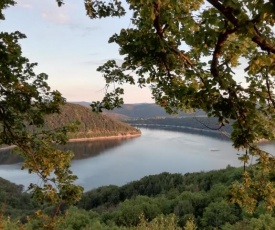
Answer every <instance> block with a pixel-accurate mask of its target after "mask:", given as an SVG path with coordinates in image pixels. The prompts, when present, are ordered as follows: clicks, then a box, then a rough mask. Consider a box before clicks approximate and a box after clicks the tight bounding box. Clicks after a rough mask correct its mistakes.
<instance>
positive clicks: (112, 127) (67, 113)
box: [46, 103, 140, 138]
mask: <svg viewBox="0 0 275 230" xmlns="http://www.w3.org/2000/svg"><path fill="white" fill-rule="evenodd" d="M76 121H78V122H80V125H79V131H78V132H77V133H72V134H70V135H69V137H70V138H90V137H105V136H125V135H132V134H139V133H140V131H139V130H137V129H135V128H133V127H131V126H130V125H128V124H125V123H122V122H119V121H116V120H113V119H111V118H110V117H107V116H105V115H103V114H99V113H95V112H92V110H91V109H89V108H87V107H84V106H82V105H77V104H72V103H67V104H66V105H64V106H63V107H62V109H61V113H60V114H53V115H50V116H48V117H47V119H46V128H47V129H51V128H56V127H59V126H62V125H68V124H70V123H72V122H76Z"/></svg>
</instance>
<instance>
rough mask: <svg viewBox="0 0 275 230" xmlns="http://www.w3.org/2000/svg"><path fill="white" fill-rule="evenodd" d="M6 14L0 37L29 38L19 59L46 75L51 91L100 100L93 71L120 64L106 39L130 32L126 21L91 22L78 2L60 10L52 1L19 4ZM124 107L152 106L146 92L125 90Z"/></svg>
mask: <svg viewBox="0 0 275 230" xmlns="http://www.w3.org/2000/svg"><path fill="white" fill-rule="evenodd" d="M17 2H18V4H17V5H16V6H14V7H10V8H8V9H6V10H5V11H4V14H5V17H6V20H5V21H1V22H0V28H1V31H8V32H12V31H16V30H19V31H20V32H22V33H24V34H26V35H27V39H24V40H22V41H21V42H20V43H21V45H22V49H23V55H24V56H25V57H27V58H29V59H30V61H31V62H37V63H38V67H37V68H36V72H37V73H41V72H45V73H47V74H48V75H49V80H48V83H49V85H50V86H51V88H52V89H57V90H59V91H60V92H61V93H62V94H63V96H64V97H65V98H67V101H88V102H91V101H94V100H101V99H102V97H103V95H104V90H103V89H104V80H103V78H102V77H101V74H100V73H98V72H97V71H96V68H97V67H98V66H99V65H101V64H103V63H104V62H105V61H107V60H109V59H117V60H121V59H122V58H121V57H120V56H119V53H118V46H117V45H115V44H108V39H109V37H110V36H111V35H112V34H114V33H119V31H120V29H121V28H123V27H124V28H125V27H126V28H128V27H129V26H131V25H130V24H129V23H130V20H129V16H130V15H128V16H126V17H123V18H120V19H119V18H108V19H98V20H91V19H89V17H88V16H86V12H85V9H84V3H83V1H82V0H80V1H79V0H78V1H75V0H66V1H65V2H66V4H65V5H63V6H62V7H58V6H57V4H56V1H55V0H40V1H38V0H18V1H17ZM124 101H125V103H141V102H153V100H152V99H151V95H150V92H149V90H148V89H142V90H140V89H139V88H138V86H134V87H127V88H126V90H125V96H124Z"/></svg>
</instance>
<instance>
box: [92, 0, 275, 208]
mask: <svg viewBox="0 0 275 230" xmlns="http://www.w3.org/2000/svg"><path fill="white" fill-rule="evenodd" d="M94 2H97V1H94ZM126 2H127V4H128V6H129V10H130V11H131V12H132V18H131V24H132V26H130V27H129V28H127V29H122V30H121V31H120V33H118V34H114V35H113V36H112V37H111V38H110V39H109V42H110V43H116V44H118V46H119V52H120V54H121V55H123V57H124V60H123V63H122V64H121V65H118V64H116V62H115V61H114V60H110V61H108V62H106V63H105V64H104V65H102V66H100V67H99V68H98V71H99V72H102V73H103V76H104V78H105V80H106V89H107V92H106V95H105V97H104V98H103V100H102V102H94V103H93V104H92V107H93V109H95V110H99V111H100V110H101V109H102V108H107V109H112V108H114V107H116V106H120V105H121V104H122V103H123V99H122V97H121V95H122V94H123V93H124V91H123V88H122V87H121V85H124V84H126V83H129V84H138V85H139V86H140V87H145V86H149V87H150V88H151V90H152V95H153V97H154V99H155V101H156V103H157V104H159V105H161V106H163V107H164V108H165V109H166V111H167V112H169V113H174V112H177V111H178V110H186V109H202V110H204V111H205V112H206V113H207V114H208V115H209V116H212V117H217V118H218V120H219V123H220V126H223V125H225V124H227V123H229V121H231V120H233V121H234V124H233V132H232V134H231V139H232V141H233V146H234V147H236V148H243V149H246V150H247V154H245V155H244V156H243V157H242V158H240V159H241V160H243V161H244V162H245V163H247V162H248V160H249V158H250V157H251V156H253V157H255V156H256V157H257V158H259V164H258V165H257V166H255V169H254V171H253V173H249V172H248V173H247V174H246V177H248V180H249V181H250V183H247V184H246V185H243V186H241V185H240V186H239V187H240V190H239V191H240V193H239V194H243V193H242V192H241V190H243V191H248V190H249V188H253V189H252V190H254V191H258V192H257V193H254V192H252V190H251V191H250V192H248V193H247V194H246V195H244V196H245V197H246V198H248V197H249V199H250V200H251V203H255V202H254V201H255V199H256V196H258V195H259V196H266V201H267V203H268V206H269V207H270V208H271V209H272V208H274V207H275V201H274V199H271V197H270V196H268V194H274V192H275V186H274V181H270V180H269V178H270V177H271V175H272V174H273V173H274V161H275V159H274V156H273V155H271V154H269V153H266V152H264V151H262V150H260V149H259V148H258V146H257V142H258V141H259V140H262V139H266V140H272V139H274V137H275V136H274V125H275V117H274V114H275V97H274V87H275V81H274V75H275V72H274V63H275V56H274V55H275V48H274V47H275V46H274V44H275V34H274V22H275V14H274V12H275V3H274V1H271V0H270V1H249V0H247V1H246V0H244V1H236V0H227V1H220V0H205V1H204V0H195V1H187V0H181V1H175V0H161V1H160V0H127V1H126ZM110 16H112V15H111V14H110ZM242 81H245V82H242ZM112 84H115V85H116V86H118V87H115V89H114V90H113V91H109V90H108V89H109V86H110V85H112ZM254 176H255V177H256V178H254V179H252V177H254ZM256 181H258V182H256ZM259 181H260V182H259ZM266 191H268V194H267V193H266ZM256 194H258V195H256ZM243 200H245V199H243ZM253 200H254V201H253ZM238 202H240V203H243V201H241V199H238ZM252 206H253V205H252ZM252 206H251V210H252V209H253V207H252Z"/></svg>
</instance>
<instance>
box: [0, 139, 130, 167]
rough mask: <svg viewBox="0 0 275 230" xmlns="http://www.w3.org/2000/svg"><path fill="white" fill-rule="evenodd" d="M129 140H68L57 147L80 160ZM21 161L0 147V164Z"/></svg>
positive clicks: (12, 152) (11, 152)
mask: <svg viewBox="0 0 275 230" xmlns="http://www.w3.org/2000/svg"><path fill="white" fill-rule="evenodd" d="M131 140H132V139H131V138H127V139H126V138H119V139H105V140H103V139H100V140H92V141H81V142H69V143H67V144H66V145H63V146H58V148H59V149H61V150H64V151H72V152H73V153H74V158H73V159H74V160H80V159H85V158H90V157H96V156H98V155H100V154H102V153H104V152H105V151H107V150H109V149H114V148H117V147H119V146H120V145H122V144H125V143H126V142H130V141H131ZM22 161H23V160H22V158H21V157H20V156H18V155H17V154H16V153H15V151H14V150H13V149H0V165H11V164H18V163H21V162H22Z"/></svg>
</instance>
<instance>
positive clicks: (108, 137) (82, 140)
mask: <svg viewBox="0 0 275 230" xmlns="http://www.w3.org/2000/svg"><path fill="white" fill-rule="evenodd" d="M139 136H141V133H137V134H126V135H121V134H120V135H116V136H102V137H87V138H71V139H69V141H68V142H84V141H97V140H108V139H130V138H135V137H139ZM14 147H15V145H10V146H3V147H0V151H1V150H9V149H13V148H14Z"/></svg>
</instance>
